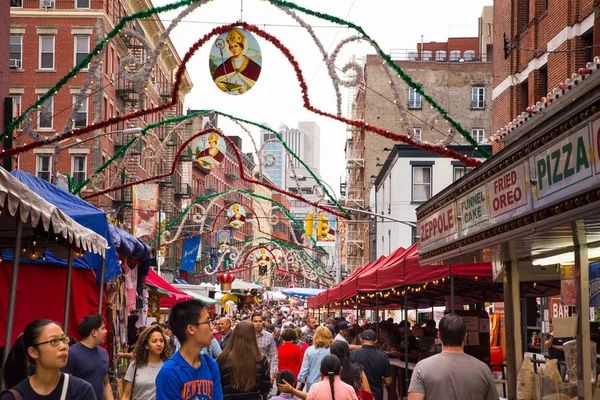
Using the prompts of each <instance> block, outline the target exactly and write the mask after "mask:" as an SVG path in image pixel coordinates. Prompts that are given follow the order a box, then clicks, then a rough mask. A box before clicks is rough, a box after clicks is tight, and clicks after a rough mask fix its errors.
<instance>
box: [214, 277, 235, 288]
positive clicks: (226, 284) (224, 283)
mask: <svg viewBox="0 0 600 400" xmlns="http://www.w3.org/2000/svg"><path fill="white" fill-rule="evenodd" d="M233 281H235V275H233V274H219V275H217V282H219V283H220V284H221V291H223V292H225V291H229V290H231V284H232V283H233Z"/></svg>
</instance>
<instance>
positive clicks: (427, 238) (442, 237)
mask: <svg viewBox="0 0 600 400" xmlns="http://www.w3.org/2000/svg"><path fill="white" fill-rule="evenodd" d="M417 231H418V234H419V236H420V246H419V249H426V248H427V247H428V246H431V245H433V244H435V245H436V247H438V246H439V245H441V244H445V243H450V242H453V241H454V240H456V239H457V238H458V221H457V218H456V204H455V203H452V204H449V205H447V206H446V207H444V208H442V209H440V210H438V211H437V212H435V213H433V214H431V215H430V216H428V217H427V218H425V219H423V220H422V221H420V222H419V223H418V225H417Z"/></svg>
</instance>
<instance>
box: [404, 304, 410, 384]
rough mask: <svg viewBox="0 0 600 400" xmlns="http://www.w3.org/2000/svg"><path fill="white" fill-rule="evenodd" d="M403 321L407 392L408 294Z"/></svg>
mask: <svg viewBox="0 0 600 400" xmlns="http://www.w3.org/2000/svg"><path fill="white" fill-rule="evenodd" d="M404 321H406V322H405V324H409V326H408V328H407V327H406V325H404V387H405V388H406V391H407V392H408V384H409V383H410V382H409V381H408V330H409V329H410V323H409V322H408V293H405V294H404Z"/></svg>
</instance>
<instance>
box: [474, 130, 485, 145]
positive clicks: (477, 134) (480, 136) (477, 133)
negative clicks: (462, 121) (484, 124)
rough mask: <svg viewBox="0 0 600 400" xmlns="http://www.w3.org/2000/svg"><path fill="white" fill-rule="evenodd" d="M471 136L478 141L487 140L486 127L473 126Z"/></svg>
mask: <svg viewBox="0 0 600 400" xmlns="http://www.w3.org/2000/svg"><path fill="white" fill-rule="evenodd" d="M471 136H472V137H473V139H475V140H476V141H477V143H483V142H485V129H483V128H473V129H471Z"/></svg>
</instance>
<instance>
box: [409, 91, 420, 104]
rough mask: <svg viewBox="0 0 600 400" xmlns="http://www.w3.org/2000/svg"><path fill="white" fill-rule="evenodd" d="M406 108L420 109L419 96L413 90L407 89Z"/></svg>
mask: <svg viewBox="0 0 600 400" xmlns="http://www.w3.org/2000/svg"><path fill="white" fill-rule="evenodd" d="M408 108H421V95H420V94H419V93H417V91H416V90H415V89H413V88H410V89H408Z"/></svg>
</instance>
